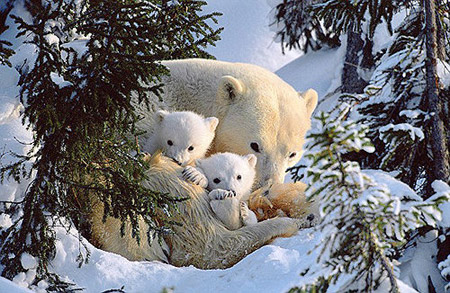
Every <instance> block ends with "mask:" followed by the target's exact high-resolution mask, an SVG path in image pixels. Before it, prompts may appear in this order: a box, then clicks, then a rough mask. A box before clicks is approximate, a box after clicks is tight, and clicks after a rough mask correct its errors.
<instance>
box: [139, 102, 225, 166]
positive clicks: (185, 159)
mask: <svg viewBox="0 0 450 293" xmlns="http://www.w3.org/2000/svg"><path fill="white" fill-rule="evenodd" d="M154 120H155V123H156V127H155V128H154V130H153V133H152V134H151V135H150V137H149V138H148V139H147V140H146V141H144V142H143V143H142V150H143V151H144V152H148V153H150V154H153V153H155V152H156V151H157V150H158V149H161V150H163V154H164V155H165V156H167V157H169V158H171V159H173V160H174V161H175V162H176V163H177V164H179V165H181V166H186V165H188V164H191V163H193V162H194V160H196V159H200V158H203V157H204V156H205V154H206V152H207V151H208V148H209V146H210V145H211V142H212V141H213V139H214V135H215V130H216V127H217V125H218V124H219V120H218V119H217V118H216V117H208V118H203V117H202V116H200V115H198V114H196V113H194V112H190V111H180V112H172V113H170V112H168V111H164V110H158V111H157V112H156V113H155V118H154Z"/></svg>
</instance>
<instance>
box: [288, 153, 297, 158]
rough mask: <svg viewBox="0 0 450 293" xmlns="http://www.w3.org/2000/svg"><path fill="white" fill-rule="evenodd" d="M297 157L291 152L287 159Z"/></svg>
mask: <svg viewBox="0 0 450 293" xmlns="http://www.w3.org/2000/svg"><path fill="white" fill-rule="evenodd" d="M296 155H297V153H296V152H292V153H291V154H290V155H289V159H292V158H294V157H295V156H296Z"/></svg>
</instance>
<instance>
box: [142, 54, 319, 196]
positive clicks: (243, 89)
mask: <svg viewBox="0 0 450 293" xmlns="http://www.w3.org/2000/svg"><path fill="white" fill-rule="evenodd" d="M162 63H163V64H164V65H166V66H167V67H168V68H169V69H170V76H167V77H165V78H164V79H163V83H164V85H165V86H164V94H163V96H162V100H163V103H162V104H156V103H157V102H155V104H154V105H152V107H153V109H158V108H166V109H171V110H188V111H194V112H196V113H200V114H202V115H204V116H214V117H217V118H219V120H220V123H219V126H218V127H217V130H216V136H215V138H214V141H213V145H212V147H211V150H210V153H217V152H233V153H237V154H240V155H244V154H249V153H253V154H255V155H256V156H257V158H258V163H257V166H256V177H255V185H254V187H255V188H258V187H261V186H263V185H266V184H267V183H268V182H270V181H272V182H274V183H276V182H278V183H282V182H283V179H284V175H285V171H286V169H287V168H288V167H290V166H293V165H294V164H295V163H296V162H297V161H298V160H299V159H300V156H301V153H302V146H303V142H304V137H305V133H306V131H307V130H308V129H309V128H310V117H311V113H312V112H313V110H314V108H315V107H316V104H317V93H316V92H315V91H314V90H307V91H306V92H304V93H298V92H297V91H295V90H294V89H293V88H292V87H291V86H290V85H288V84H287V83H286V82H284V81H283V80H281V79H280V78H279V77H278V76H276V75H275V74H273V73H272V72H270V71H268V70H266V69H263V68H261V67H258V66H255V65H251V64H242V63H229V62H221V61H216V60H204V59H186V60H175V61H165V62H162ZM136 111H137V113H138V114H140V115H142V116H143V117H144V119H143V120H142V121H141V122H140V126H138V127H140V128H141V129H144V130H148V129H151V128H152V125H153V118H152V115H149V113H151V112H152V111H154V110H149V109H147V108H146V107H144V106H142V105H136ZM251 143H256V144H257V145H258V151H255V150H254V149H253V148H252V147H251Z"/></svg>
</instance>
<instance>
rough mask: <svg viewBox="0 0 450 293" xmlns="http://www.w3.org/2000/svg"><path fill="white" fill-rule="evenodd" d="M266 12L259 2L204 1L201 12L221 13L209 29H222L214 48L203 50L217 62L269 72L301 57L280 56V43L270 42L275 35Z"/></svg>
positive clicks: (288, 52) (265, 8)
mask: <svg viewBox="0 0 450 293" xmlns="http://www.w3.org/2000/svg"><path fill="white" fill-rule="evenodd" d="M270 10H271V7H270V6H269V5H268V4H267V3H266V2H265V1H261V0H246V1H241V0H227V1H223V0H211V1H208V5H207V6H206V7H205V9H204V11H205V13H210V12H213V11H217V12H222V13H223V15H222V16H220V17H218V21H219V24H218V25H212V26H213V27H216V28H217V27H224V30H223V32H222V33H221V34H220V37H221V40H220V41H218V42H217V43H216V44H217V45H216V47H210V48H209V49H208V50H207V51H208V52H209V53H211V54H212V55H214V56H215V57H216V58H217V59H218V60H222V61H230V62H247V63H253V64H256V65H260V66H262V67H264V68H267V69H269V70H271V71H275V70H277V69H279V68H280V67H281V66H283V65H285V64H287V63H288V62H290V61H292V60H293V59H295V58H297V57H299V56H300V55H302V54H301V53H300V52H295V51H292V52H290V51H287V52H286V55H282V54H281V46H280V44H279V43H275V42H274V41H273V38H274V37H275V32H272V31H271V30H270V29H269V23H270V20H269V17H268V16H269V13H270Z"/></svg>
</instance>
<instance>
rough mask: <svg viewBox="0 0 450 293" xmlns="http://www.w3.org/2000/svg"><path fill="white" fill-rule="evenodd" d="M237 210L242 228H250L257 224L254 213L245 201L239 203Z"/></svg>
mask: <svg viewBox="0 0 450 293" xmlns="http://www.w3.org/2000/svg"><path fill="white" fill-rule="evenodd" d="M239 208H240V214H241V219H242V223H244V226H250V225H254V224H256V223H258V219H257V218H256V215H255V213H254V212H252V211H251V210H250V209H249V208H248V205H247V203H246V202H245V201H241V202H240V204H239Z"/></svg>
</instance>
